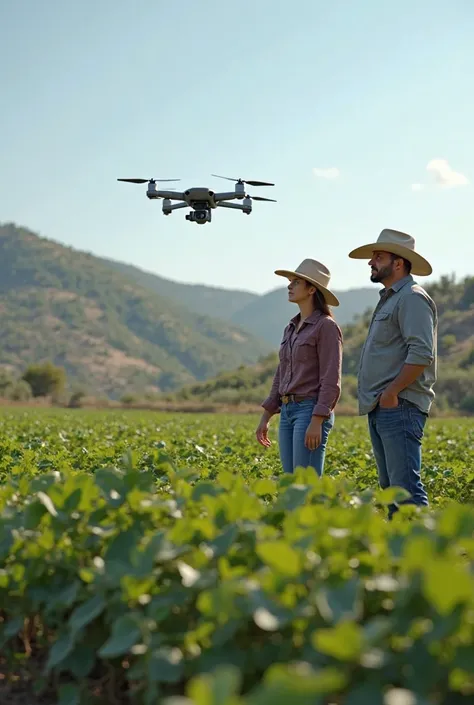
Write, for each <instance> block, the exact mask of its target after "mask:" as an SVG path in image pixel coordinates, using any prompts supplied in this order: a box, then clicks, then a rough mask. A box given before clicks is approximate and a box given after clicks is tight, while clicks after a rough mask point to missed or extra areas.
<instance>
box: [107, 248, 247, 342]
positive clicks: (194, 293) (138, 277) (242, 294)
mask: <svg viewBox="0 0 474 705" xmlns="http://www.w3.org/2000/svg"><path fill="white" fill-rule="evenodd" d="M98 259H99V258H98ZM100 259H101V261H102V262H103V263H104V264H106V265H107V266H109V267H112V268H113V269H115V270H117V271H118V272H121V273H122V274H126V276H127V277H128V278H129V279H133V280H134V281H136V282H137V283H138V284H140V286H143V287H144V288H146V289H149V290H150V291H154V292H155V293H156V294H160V296H167V297H168V298H170V299H173V301H176V302H178V303H180V304H182V305H183V306H185V307H186V308H187V309H189V310H190V311H195V312H196V313H200V314H201V315H204V316H212V317H216V315H217V312H218V313H219V317H222V318H223V319H224V320H232V316H233V315H234V314H235V313H236V312H238V311H240V310H241V309H245V308H246V307H247V305H248V304H250V303H251V302H253V301H255V300H256V299H259V298H260V296H259V295H258V294H254V293H251V292H249V291H240V290H238V289H221V288H219V287H213V286H204V285H202V284H182V283H181V282H175V281H172V280H171V279H165V278H164V277H160V276H158V275H157V274H152V273H151V272H145V271H144V270H142V269H140V268H138V267H135V266H133V265H132V264H126V263H124V262H117V261H115V260H111V259H107V258H105V257H103V258H100ZM237 325H238V323H237ZM257 335H258V333H257Z"/></svg>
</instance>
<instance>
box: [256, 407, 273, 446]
mask: <svg viewBox="0 0 474 705" xmlns="http://www.w3.org/2000/svg"><path fill="white" fill-rule="evenodd" d="M269 421H270V414H269V413H268V412H264V414H263V415H262V418H261V419H260V423H259V424H258V426H257V430H256V432H255V435H256V436H257V441H258V442H259V443H260V445H261V446H263V447H264V448H269V447H270V446H271V444H272V442H271V440H270V439H269V437H268V422H269Z"/></svg>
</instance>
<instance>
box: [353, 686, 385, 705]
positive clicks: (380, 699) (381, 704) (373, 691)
mask: <svg viewBox="0 0 474 705" xmlns="http://www.w3.org/2000/svg"><path fill="white" fill-rule="evenodd" d="M344 705H385V700H384V696H383V692H382V689H381V687H380V685H375V684H374V683H362V684H361V685H357V686H356V687H355V688H354V689H353V690H352V689H351V691H350V692H349V693H348V695H347V697H346V699H345V701H344Z"/></svg>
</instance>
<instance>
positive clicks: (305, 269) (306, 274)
mask: <svg viewBox="0 0 474 705" xmlns="http://www.w3.org/2000/svg"><path fill="white" fill-rule="evenodd" d="M275 274H278V276H279V277H286V278H287V279H292V278H293V277H296V278H297V279H305V280H306V281H307V282H309V283H310V284H312V285H313V286H315V287H316V289H319V291H320V292H321V293H322V295H323V296H324V300H325V301H326V303H327V304H329V305H330V306H339V300H338V299H337V297H336V296H335V295H334V294H333V293H332V291H329V289H328V288H327V287H328V284H329V280H330V279H331V272H330V271H329V269H328V268H327V267H325V266H324V264H321V262H317V261H316V260H315V259H305V260H303V261H302V262H301V264H300V265H299V266H298V267H297V268H296V269H295V271H294V272H292V271H290V270H288V269H277V270H276V271H275Z"/></svg>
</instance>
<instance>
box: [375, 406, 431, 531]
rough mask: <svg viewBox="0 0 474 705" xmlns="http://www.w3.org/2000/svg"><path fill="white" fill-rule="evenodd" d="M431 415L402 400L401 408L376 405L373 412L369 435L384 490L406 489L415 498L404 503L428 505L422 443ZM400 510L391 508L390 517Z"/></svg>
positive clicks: (394, 507) (391, 506)
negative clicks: (427, 421) (384, 407)
mask: <svg viewBox="0 0 474 705" xmlns="http://www.w3.org/2000/svg"><path fill="white" fill-rule="evenodd" d="M427 418H428V417H427V415H426V414H425V413H423V412H422V411H420V409H418V407H417V406H415V405H414V404H412V403H411V402H409V401H407V400H406V399H399V404H398V406H396V407H394V408H393V409H383V408H381V407H380V406H378V405H377V406H376V407H375V409H374V410H373V411H371V412H370V413H369V419H368V423H369V432H370V439H371V441H372V448H373V452H374V456H375V462H376V464H377V470H378V476H379V483H380V487H381V488H382V489H385V488H387V487H403V488H404V489H406V490H407V491H408V492H409V493H410V495H411V498H410V499H407V500H406V501H404V502H403V504H405V503H406V504H418V505H423V506H425V507H427V506H428V496H427V494H426V491H425V488H424V486H423V482H422V479H421V442H422V440H423V434H424V428H425V423H426V419H427ZM395 511H397V507H396V505H390V506H389V518H392V515H393V514H394V512H395Z"/></svg>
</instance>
